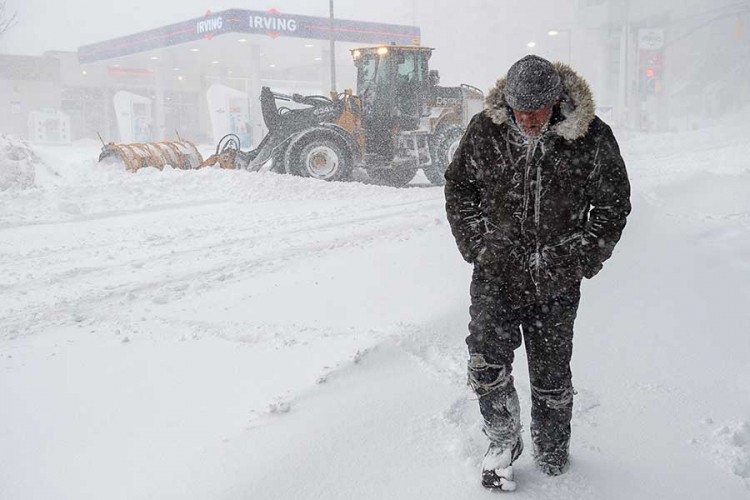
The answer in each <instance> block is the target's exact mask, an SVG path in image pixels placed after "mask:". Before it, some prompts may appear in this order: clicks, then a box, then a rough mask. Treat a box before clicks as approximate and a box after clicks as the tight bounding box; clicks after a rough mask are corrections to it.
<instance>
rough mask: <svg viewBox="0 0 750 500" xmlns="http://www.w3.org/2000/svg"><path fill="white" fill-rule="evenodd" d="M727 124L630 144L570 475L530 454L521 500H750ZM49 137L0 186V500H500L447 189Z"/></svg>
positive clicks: (587, 307) (584, 321)
mask: <svg viewBox="0 0 750 500" xmlns="http://www.w3.org/2000/svg"><path fill="white" fill-rule="evenodd" d="M734 130H735V129H734V128H731V127H725V128H720V129H716V130H708V131H703V132H695V133H691V134H683V135H664V136H652V137H648V136H636V137H632V138H629V139H626V140H624V141H623V152H624V155H625V157H626V160H627V161H628V165H629V169H630V173H631V177H632V182H633V187H634V212H633V215H632V216H631V218H630V220H629V225H628V227H627V229H626V231H625V235H624V237H623V240H622V242H621V244H620V246H618V248H617V251H616V254H615V256H614V257H613V259H612V260H611V261H610V262H608V263H607V265H606V267H605V270H604V271H603V272H602V274H601V275H600V276H598V277H597V278H596V279H595V280H593V281H591V282H586V283H585V284H584V289H583V299H582V305H581V309H580V311H579V316H578V320H577V331H576V345H575V352H574V366H573V372H574V383H575V385H576V388H577V390H578V393H579V394H578V397H577V399H576V410H575V416H574V422H573V426H574V431H573V432H574V437H573V443H572V457H573V458H572V460H573V461H572V467H571V470H570V472H569V473H568V474H566V475H565V476H562V477H560V478H546V477H542V476H541V475H540V474H538V473H537V472H536V471H535V470H534V468H533V466H532V463H531V459H530V453H526V454H525V455H524V456H523V457H522V458H521V460H520V461H519V465H518V470H517V474H518V478H519V490H518V491H517V492H516V493H515V494H514V497H516V498H529V499H531V498H550V499H552V498H554V499H558V500H559V499H580V498H591V499H600V498H607V499H610V498H621V499H632V498H660V499H662V498H663V499H686V498H722V499H725V498H726V499H735V498H748V497H750V384H748V381H749V380H750V368H748V364H747V359H750V336H748V335H747V331H748V328H750V321H749V320H750V312H748V308H747V303H748V299H750V284H748V281H749V280H748V277H750V265H748V262H750V233H749V231H750V196H748V195H749V194H750V163H749V160H748V158H750V145H748V144H747V142H746V141H742V140H739V139H738V137H739V135H737V133H736V132H733V131H734ZM732 133H734V135H732ZM667 151H668V152H670V154H667V153H666V152H667ZM41 154H42V156H43V158H44V159H45V160H46V161H47V164H48V165H49V168H48V169H47V170H45V171H44V172H39V173H38V175H37V187H35V188H32V189H23V190H18V189H17V190H8V191H4V192H0V498H2V499H6V498H7V499H36V498H39V499H46V498H55V499H84V498H85V499H88V498H91V499H99V498H127V499H133V498H137V499H141V498H144V499H145V498H159V499H167V498H175V499H176V498H180V499H186V498H196V499H205V498H212V499H219V498H226V499H230V498H231V499H292V498H294V499H298V498H305V499H324V500H331V499H352V498H357V499H365V498H368V499H386V498H387V499H400V498H403V499H410V500H413V499H415V498H423V499H443V498H451V499H464V498H465V499H469V498H472V499H474V498H484V497H487V498H489V497H490V495H492V494H491V493H487V492H485V491H483V490H482V488H481V486H480V485H479V481H478V471H477V467H478V463H479V461H480V459H481V455H482V453H483V452H484V447H485V443H484V440H483V437H482V435H481V430H480V422H479V414H478V410H477V408H476V406H477V405H476V401H474V400H473V396H472V395H471V393H470V392H469V391H468V389H467V388H466V386H465V383H464V382H465V380H464V379H465V366H464V363H465V358H466V355H465V352H464V344H463V338H464V336H465V334H466V323H467V322H468V282H469V279H470V269H469V267H468V266H467V265H466V264H464V263H463V262H462V261H461V259H460V257H459V256H458V252H457V251H456V249H455V246H454V244H453V240H452V237H451V235H450V231H449V228H448V226H447V224H446V223H445V220H444V214H443V197H442V190H441V189H439V188H431V187H425V186H413V187H412V188H410V189H401V190H398V189H392V188H384V187H378V186H366V185H361V184H356V183H349V184H326V183H321V182H317V181H312V180H307V179H297V178H291V177H285V176H279V175H275V174H248V173H245V172H228V171H219V170H206V171H200V172H182V171H175V170H167V171H165V172H157V171H142V172H141V173H139V174H137V175H130V174H126V173H124V172H120V171H117V170H112V169H105V168H103V167H101V166H99V165H97V164H95V163H93V162H92V161H91V160H90V158H94V157H95V155H96V148H95V147H90V146H81V147H79V148H69V149H55V148H48V149H43V150H41ZM517 359H518V361H517V363H516V372H517V384H518V386H519V392H520V395H521V400H522V401H521V402H522V406H523V415H524V423H525V425H526V426H527V425H528V408H529V405H528V402H529V393H528V387H527V382H526V381H527V377H526V369H525V366H524V360H525V357H524V356H523V355H522V354H521V355H519V356H518V358H517ZM527 443H528V436H527Z"/></svg>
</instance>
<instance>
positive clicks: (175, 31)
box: [78, 9, 420, 64]
mask: <svg viewBox="0 0 750 500" xmlns="http://www.w3.org/2000/svg"><path fill="white" fill-rule="evenodd" d="M229 33H242V34H254V35H267V36H269V37H271V38H279V37H282V36H283V37H293V38H306V39H312V40H315V39H318V40H329V39H330V38H331V21H330V19H329V18H325V17H311V16H300V15H294V14H283V13H281V12H279V11H278V10H276V9H272V10H269V11H255V10H243V9H230V10H225V11H222V12H218V13H212V12H211V11H208V12H206V15H205V16H203V17H199V18H195V19H190V20H188V21H183V22H181V23H177V24H172V25H169V26H163V27H161V28H156V29H153V30H149V31H144V32H140V33H136V34H133V35H128V36H124V37H121V38H115V39H112V40H107V41H104V42H99V43H95V44H91V45H85V46H83V47H80V48H79V49H78V59H79V61H80V62H81V63H82V64H84V63H92V62H96V61H102V60H105V59H113V58H118V57H122V56H127V55H130V54H136V53H140V52H145V51H150V50H154V49H160V48H166V47H171V46H174V45H179V44H184V43H190V42H195V41H200V40H204V39H205V40H211V39H212V38H213V37H216V36H220V35H226V34H229ZM333 38H334V40H335V41H340V42H352V43H367V44H391V43H393V44H396V45H419V43H420V29H419V28H418V27H416V26H402V25H394V24H381V23H372V22H364V21H349V20H344V19H334V21H333Z"/></svg>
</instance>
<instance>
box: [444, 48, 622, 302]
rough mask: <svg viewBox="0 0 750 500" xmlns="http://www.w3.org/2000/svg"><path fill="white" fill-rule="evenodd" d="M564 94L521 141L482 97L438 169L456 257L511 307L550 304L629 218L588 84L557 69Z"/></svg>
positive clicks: (617, 159) (589, 268) (508, 116)
mask: <svg viewBox="0 0 750 500" xmlns="http://www.w3.org/2000/svg"><path fill="white" fill-rule="evenodd" d="M555 66H556V68H557V70H558V72H559V73H560V76H561V77H562V80H563V96H562V99H561V101H560V102H559V103H558V104H557V105H555V108H554V110H553V113H552V116H551V118H550V122H549V125H548V128H547V130H546V131H545V132H543V133H542V135H541V136H540V137H539V138H537V139H536V140H534V139H530V138H527V137H526V136H524V135H523V134H522V133H521V131H520V130H519V128H518V127H517V125H516V123H515V121H514V118H513V113H512V111H511V110H510V108H509V107H508V105H507V103H506V100H505V97H504V96H503V87H504V85H505V79H504V78H501V79H500V80H498V82H497V85H496V87H495V88H494V89H493V90H492V91H491V92H490V93H489V95H488V97H487V101H486V109H485V110H484V111H483V112H481V113H479V114H477V115H476V116H475V117H474V118H473V119H472V121H471V123H470V124H469V127H468V129H467V130H466V133H465V134H464V137H463V139H462V140H461V143H460V145H459V147H458V149H457V151H456V154H455V155H454V157H453V161H452V162H451V164H450V165H449V167H448V169H447V171H446V173H445V179H446V185H445V197H446V211H447V214H448V221H449V222H450V225H451V229H452V231H453V235H454V237H455V238H456V242H457V243H458V248H459V250H460V251H461V254H462V255H463V257H464V259H466V260H467V261H468V262H471V263H474V264H475V268H476V272H478V273H479V274H480V276H482V277H483V278H486V279H491V280H493V281H495V282H496V283H499V285H500V287H501V289H502V290H503V292H504V295H505V298H506V300H507V301H508V302H509V303H510V304H512V305H513V306H514V307H520V306H523V305H527V304H530V303H533V302H539V301H546V300H550V299H553V298H554V297H556V296H558V295H559V294H561V293H564V292H565V291H566V290H568V289H569V288H570V287H571V286H575V285H577V284H578V283H579V282H580V281H581V279H582V278H583V277H584V276H585V277H587V278H591V277H592V276H594V275H595V274H596V273H597V272H599V270H600V269H601V267H602V263H603V262H604V261H605V260H606V259H607V258H609V256H610V255H611V254H612V250H613V249H614V246H615V244H616V243H617V241H618V240H619V239H620V235H621V233H622V230H623V228H624V227H625V219H626V217H627V215H628V214H629V213H630V200H629V198H630V184H629V182H628V177H627V172H626V170H625V164H624V162H623V160H622V157H621V156H620V151H619V148H618V146H617V142H616V141H615V138H614V136H613V135H612V131H611V129H610V128H609V127H608V126H607V125H606V124H605V123H604V122H602V121H601V120H600V119H599V118H597V117H596V116H595V114H594V110H595V106H594V101H593V98H592V95H591V91H590V90H589V87H588V84H587V83H586V82H585V80H583V78H581V77H580V76H579V75H578V74H576V73H575V71H573V70H572V69H571V68H570V67H569V66H567V65H564V64H561V63H557V64H556V65H555Z"/></svg>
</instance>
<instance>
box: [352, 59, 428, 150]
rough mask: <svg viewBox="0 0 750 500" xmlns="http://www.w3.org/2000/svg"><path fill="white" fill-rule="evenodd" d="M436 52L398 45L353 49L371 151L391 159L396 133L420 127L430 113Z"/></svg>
mask: <svg viewBox="0 0 750 500" xmlns="http://www.w3.org/2000/svg"><path fill="white" fill-rule="evenodd" d="M432 50H433V49H431V48H428V47H417V46H394V45H389V46H380V47H369V48H362V49H356V50H352V57H353V58H354V64H355V65H356V67H357V95H358V96H359V97H360V98H361V99H362V107H363V110H362V111H363V116H362V126H363V128H364V129H365V131H366V134H365V136H366V138H367V139H366V142H367V146H366V149H367V151H369V152H376V153H378V154H379V155H380V156H383V157H384V158H385V159H390V157H391V156H392V154H393V153H392V149H393V137H394V136H395V134H397V133H398V132H402V131H409V130H416V129H418V128H419V124H420V119H421V117H422V116H423V115H425V114H427V113H428V112H429V108H428V97H429V88H430V78H429V66H428V61H429V59H430V56H431V55H432Z"/></svg>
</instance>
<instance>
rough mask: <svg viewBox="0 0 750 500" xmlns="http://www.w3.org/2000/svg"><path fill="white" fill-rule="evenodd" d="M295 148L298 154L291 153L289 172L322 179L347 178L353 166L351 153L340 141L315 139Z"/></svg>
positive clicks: (343, 179)
mask: <svg viewBox="0 0 750 500" xmlns="http://www.w3.org/2000/svg"><path fill="white" fill-rule="evenodd" d="M295 149H297V151H298V152H299V154H296V155H292V158H291V161H290V164H289V165H288V169H289V173H291V174H293V175H299V176H302V177H312V178H314V179H321V180H324V181H346V180H349V177H350V176H351V173H352V167H353V165H352V162H351V159H350V158H351V155H350V154H349V151H348V150H347V148H345V147H344V146H342V145H341V143H340V142H338V141H335V140H330V139H316V140H312V141H310V142H308V143H307V144H305V145H304V146H302V147H301V148H299V149H298V148H295Z"/></svg>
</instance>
